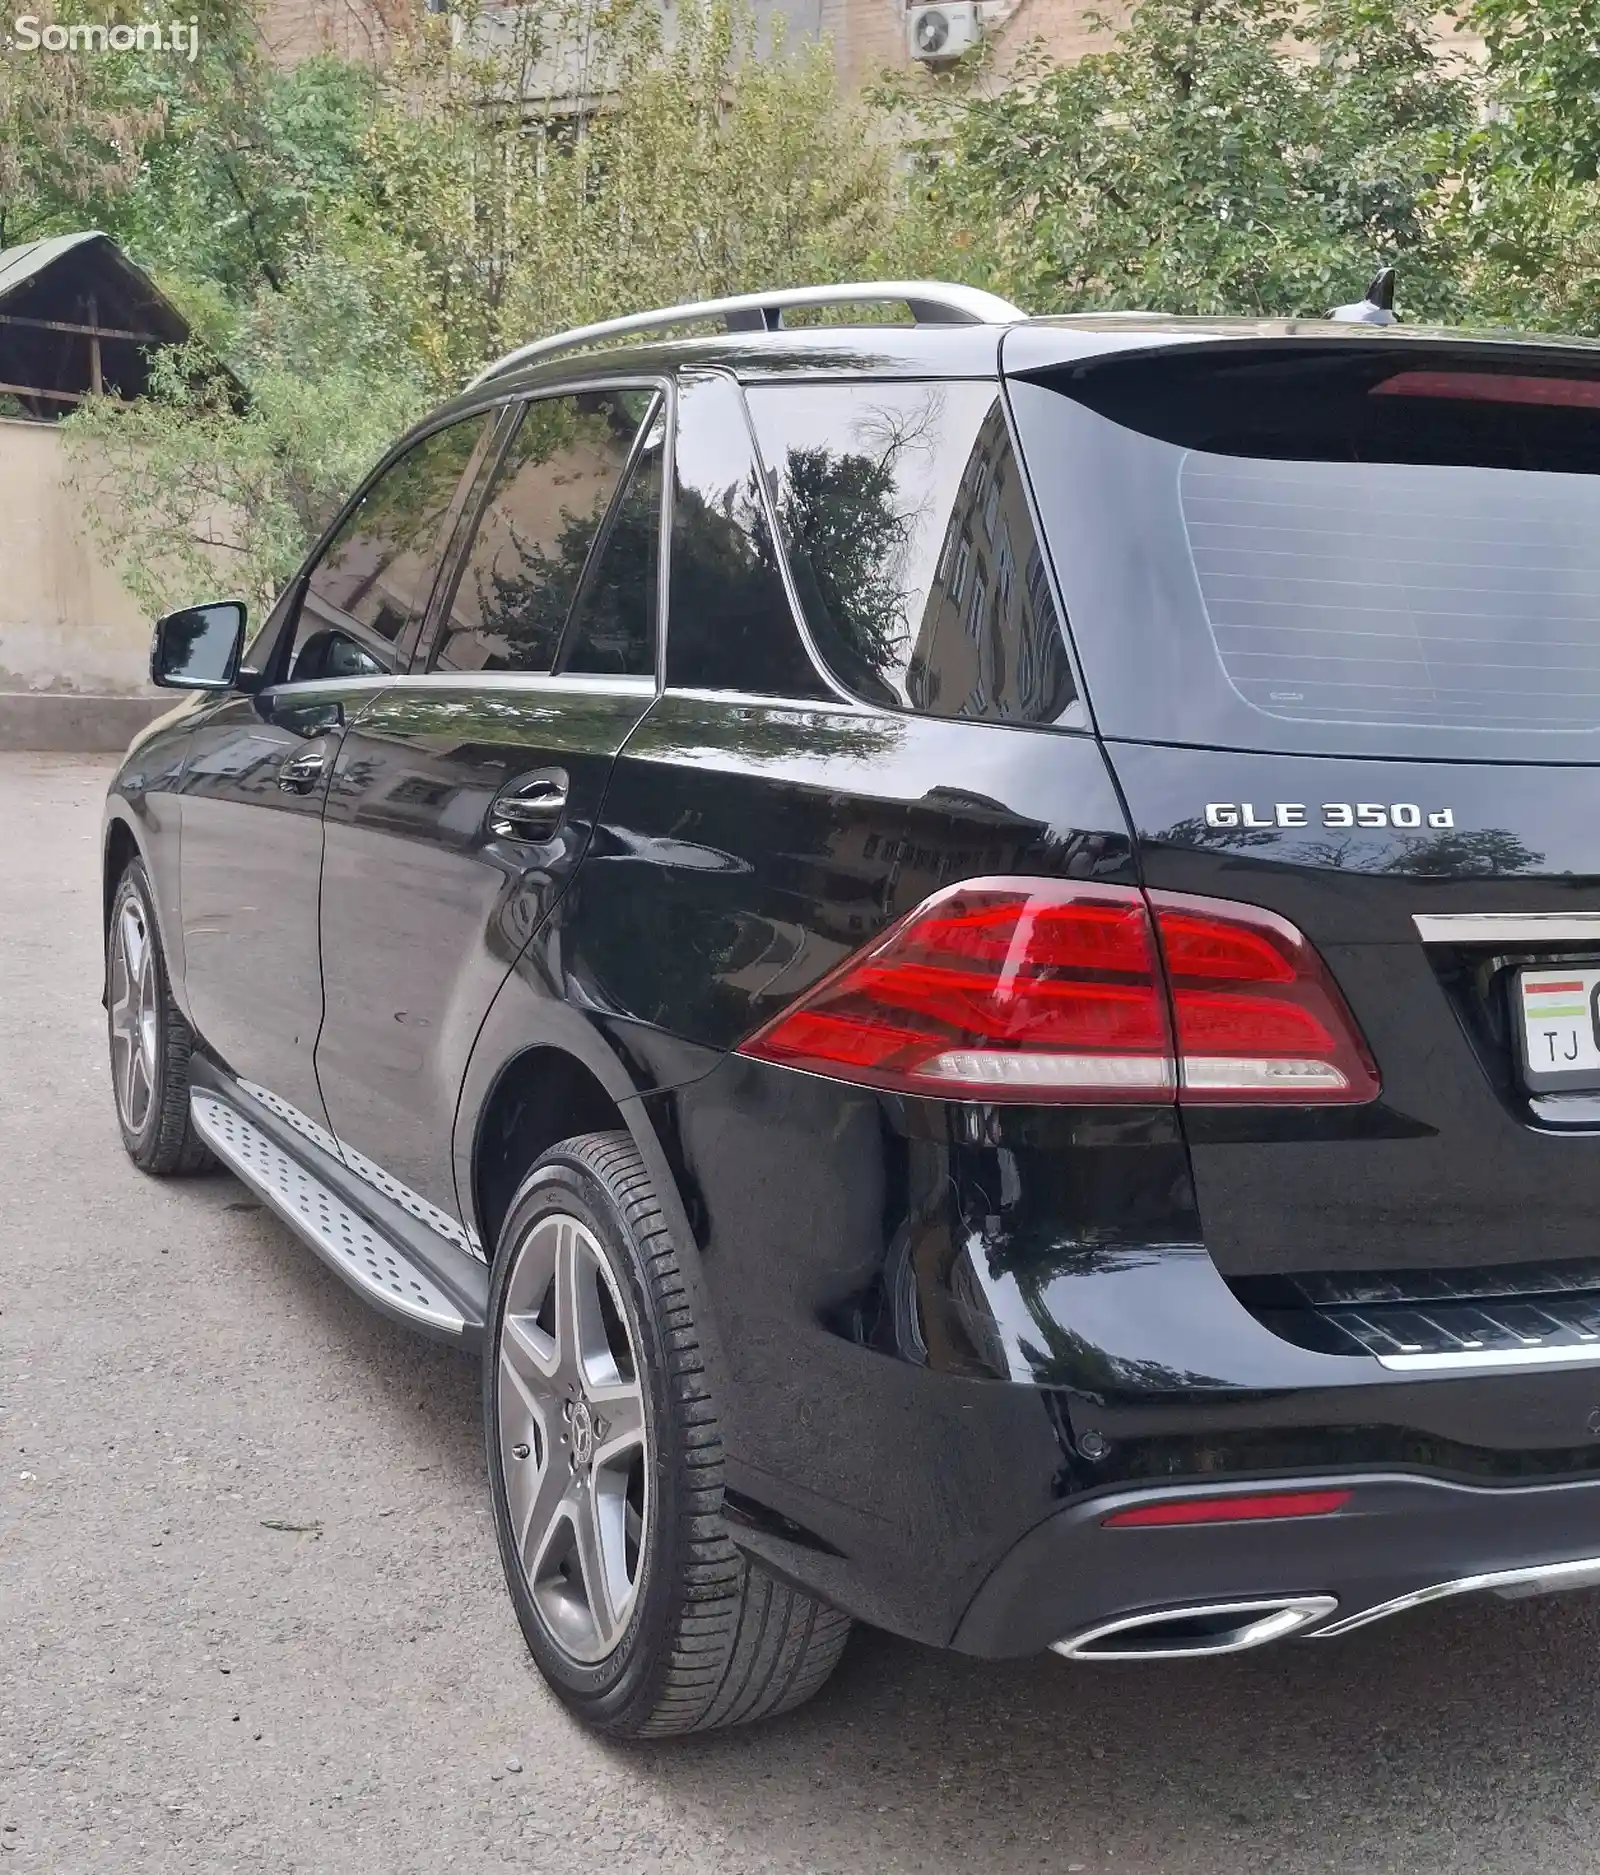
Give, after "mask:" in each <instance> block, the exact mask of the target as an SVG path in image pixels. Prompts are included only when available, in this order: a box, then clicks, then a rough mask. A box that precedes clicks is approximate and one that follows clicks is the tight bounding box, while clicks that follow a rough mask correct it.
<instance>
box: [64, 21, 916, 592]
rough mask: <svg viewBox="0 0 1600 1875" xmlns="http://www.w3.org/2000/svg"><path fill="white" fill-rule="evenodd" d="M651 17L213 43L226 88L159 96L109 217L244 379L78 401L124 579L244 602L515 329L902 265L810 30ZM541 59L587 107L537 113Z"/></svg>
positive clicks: (868, 145)
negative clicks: (163, 130)
mask: <svg viewBox="0 0 1600 1875" xmlns="http://www.w3.org/2000/svg"><path fill="white" fill-rule="evenodd" d="M658 15H659V9H657V8H655V7H653V6H650V5H646V4H645V3H644V0H553V3H552V4H551V5H548V6H543V7H540V8H537V9H522V10H520V11H519V12H517V13H516V14H515V15H513V16H511V21H510V24H509V25H508V26H507V25H502V24H498V23H497V20H496V18H495V17H491V16H488V15H485V16H482V17H481V18H480V17H479V16H476V15H473V14H468V15H467V16H466V17H465V18H464V19H463V20H461V21H459V22H458V23H457V25H456V29H455V30H450V22H446V21H425V22H424V23H423V24H422V25H421V26H420V27H419V28H418V31H417V34H416V36H415V38H414V39H412V40H411V41H409V42H403V43H401V44H399V45H398V47H397V51H396V56H395V58H394V60H393V62H392V64H391V65H390V66H389V67H388V68H387V70H386V71H385V72H384V73H383V75H382V76H381V77H378V78H368V77H366V76H364V75H362V74H357V73H353V72H352V71H351V70H350V68H348V67H343V66H340V65H339V64H338V63H337V62H336V61H332V60H321V61H313V62H312V63H311V64H310V65H309V66H303V67H301V68H299V70H298V71H296V72H295V73H292V74H289V75H288V76H287V77H285V76H283V75H280V74H275V73H273V72H272V71H270V69H268V68H267V67H266V66H265V65H264V64H263V63H262V62H261V61H260V60H259V59H258V58H256V57H255V56H253V55H252V54H251V53H250V51H249V49H248V48H246V47H243V46H241V45H238V44H231V45H229V46H221V45H219V46H218V48H217V49H216V53H215V57H216V60H217V65H216V71H217V72H218V73H219V74H221V73H224V72H227V73H230V74H231V75H232V78H233V79H236V80H237V83H238V87H239V95H238V96H237V97H234V98H233V99H232V100H231V101H230V102H229V103H228V104H227V106H226V108H225V109H224V108H222V107H221V106H217V107H216V108H215V109H214V110H213V107H212V106H209V105H207V104H206V102H205V97H206V96H207V95H208V94H206V93H204V91H203V90H200V89H197V90H196V91H195V92H194V94H193V96H192V97H191V96H186V97H185V99H184V100H182V101H181V106H180V105H179V104H174V105H172V106H171V107H170V109H169V118H170V119H171V120H172V121H173V123H174V124H177V125H178V128H176V129H174V130H173V133H172V135H171V136H170V137H167V138H165V139H164V140H161V141H158V143H157V144H156V145H155V146H154V147H153V148H152V149H151V150H150V151H149V152H147V159H148V160H147V161H146V163H145V166H144V169H143V171H142V172H141V175H140V177H139V179H138V180H137V182H136V183H135V184H134V185H133V186H132V187H131V188H130V189H129V190H128V191H127V192H126V193H125V195H124V197H123V198H121V199H120V201H119V202H118V203H117V204H116V205H115V206H116V209H117V215H116V217H115V218H112V219H110V222H109V225H110V226H111V227H112V228H113V230H114V231H116V230H120V231H123V232H124V234H125V238H126V239H127V241H128V244H129V246H130V248H131V250H132V251H133V252H134V253H135V255H136V256H137V257H142V258H145V259H148V260H152V261H154V262H156V263H157V265H158V267H160V268H162V269H164V271H162V273H161V278H162V280H163V284H165V285H168V286H169V287H170V289H171V290H172V291H173V293H174V296H175V297H176V298H177V299H178V300H179V302H180V304H183V305H184V306H185V307H186V308H188V309H190V310H191V311H198V312H199V314H200V315H201V324H202V330H203V333H204V336H205V337H206V339H207V340H208V341H209V342H210V343H211V345H212V346H213V348H214V349H216V350H217V351H219V352H220V354H221V356H222V358H223V360H224V361H225V363H226V364H227V366H228V367H229V368H230V369H231V370H232V371H233V373H234V374H235V376H236V377H237V378H238V380H239V381H240V382H241V383H242V384H243V385H244V386H245V388H246V391H247V393H248V403H247V404H244V405H241V404H240V403H239V401H238V400H237V399H234V398H230V397H229V396H228V395H225V394H223V393H222V389H221V387H220V386H219V383H218V381H217V378H216V374H215V373H214V372H207V371H206V370H205V369H204V368H202V367H201V365H200V361H199V359H198V357H197V356H188V357H182V358H179V359H177V360H169V361H167V362H165V363H164V365H163V368H162V370H161V372H160V373H159V374H158V378H157V382H156V385H155V387H154V394H153V395H152V397H151V398H150V400H148V401H147V402H146V403H144V404H143V405H141V406H137V407H132V408H123V407H121V406H117V405H113V404H108V403H102V404H100V405H98V406H94V405H90V406H86V407H85V408H84V409H83V410H82V411H81V412H80V413H79V414H77V415H76V416H74V417H73V418H72V419H70V422H69V428H70V430H71V431H72V432H73V433H74V434H76V435H78V436H79V437H80V438H81V439H82V440H83V442H84V444H85V445H86V447H85V450H84V453H83V462H84V465H85V466H84V473H85V474H86V475H88V474H90V473H93V474H94V475H95V476H96V477H97V479H98V486H99V489H100V491H101V492H102V493H103V494H104V495H105V496H106V497H107V498H106V499H104V500H102V501H101V502H99V503H97V504H96V507H95V515H96V522H97V525H99V527H100V528H101V530H102V535H103V537H104V538H105V540H106V542H107V544H108V545H109V547H110V549H111V551H112V552H113V554H114V555H115V556H116V558H117V560H118V563H119V564H120V565H121V566H122V567H123V568H124V569H125V571H126V573H127V575H128V577H129V579H130V583H132V584H133V586H134V588H135V590H137V591H139V592H140V593H141V594H142V595H144V596H147V597H154V596H155V595H158V594H159V595H160V597H161V599H162V600H163V601H164V602H176V601H177V600H179V599H181V598H197V597H201V596H204V595H205V594H206V593H208V592H210V591H212V590H213V589H214V588H215V587H216V584H217V582H218V580H219V579H220V580H222V581H223V582H224V584H225V587H226V589H227V590H229V591H240V592H243V593H245V594H246V596H248V597H250V598H252V599H253V600H255V601H257V602H258V603H259V602H260V600H261V599H262V598H263V597H264V596H265V595H266V594H267V593H269V592H270V591H272V590H273V589H274V588H275V587H276V586H277V585H278V584H279V583H280V582H281V580H282V578H283V577H284V574H285V571H286V570H287V569H288V568H289V567H291V566H292V565H293V564H294V562H295V560H296V559H297V558H298V557H299V555H300V554H301V553H302V552H303V551H304V549H305V547H306V545H307V544H308V543H309V541H310V539H311V538H312V537H313V535H314V533H315V531H316V528H317V525H318V523H319V521H320V519H321V517H322V516H323V515H324V514H325V512H326V510H327V508H328V506H329V504H330V503H331V501H332V499H333V498H334V496H335V495H337V494H339V493H342V492H343V491H345V490H346V489H347V488H348V487H349V485H350V483H351V482H352V481H353V480H354V479H355V478H356V475H357V474H358V472H359V470H360V468H361V467H362V466H364V465H365V463H366V462H368V461H370V459H371V458H372V456H373V455H375V454H376V453H377V451H378V449H379V447H380V446H381V445H382V443H384V442H386V441H387V440H388V439H389V438H390V437H391V436H392V435H393V433H394V431H395V429H396V428H398V427H400V426H401V425H402V424H403V422H404V421H405V419H406V418H407V417H409V416H411V415H412V414H414V413H415V412H417V411H419V410H420V409H421V408H422V407H423V406H424V405H425V404H426V402H427V401H428V400H429V399H430V398H432V397H437V396H439V395H442V394H444V393H445V392H447V391H449V390H451V389H454V388H456V387H458V386H459V385H460V384H461V383H462V382H463V381H464V380H465V379H466V378H467V377H468V376H470V375H471V374H472V373H473V372H475V371H476V370H477V369H479V368H480V367H481V366H482V364H483V363H484V361H485V360H486V359H487V358H490V357H493V356H494V355H496V354H497V353H500V352H503V351H506V350H509V349H511V348H512V347H513V346H515V345H517V344H520V343H522V342H524V341H526V340H528V339H531V338H535V337H538V336H539V335H541V334H543V333H549V332H554V331H559V330H560V329H562V328H563V327H565V326H570V325H574V324H580V323H583V322H584V321H586V320H590V319H595V318H602V317H606V316H608V315H611V314H613V313H615V312H616V311H617V310H618V309H619V308H621V307H627V306H630V305H632V306H637V305H649V304H670V303H671V302H672V301H674V300H677V299H684V298H693V297H701V296H711V295H715V294H718V293H725V292H733V291H737V290H739V289H740V288H746V287H753V286H759V285H773V284H779V283H784V282H788V281H805V280H809V279H828V278H841V277H851V276H855V277H860V276H862V275H864V274H865V275H870V274H871V273H873V272H876V271H879V270H880V269H882V268H885V267H890V266H893V265H894V264H895V257H896V254H897V248H896V243H897V242H899V241H901V239H902V227H901V223H900V220H899V218H898V215H897V209H898V206H899V204H900V203H901V201H902V199H903V188H902V185H901V182H900V180H899V178H898V176H897V172H896V168H895V161H894V151H893V147H892V144H891V142H890V140H889V138H888V136H887V134H886V129H885V126H884V124H883V122H882V120H881V119H880V118H879V117H878V116H876V115H875V113H874V112H873V111H872V109H871V108H870V107H868V106H867V105H865V104H863V103H861V102H859V101H854V100H851V99H848V98H846V97H845V96H844V95H843V94H842V93H841V91H840V90H839V88H838V85H837V83H836V80H835V78H834V74H833V69H832V65H831V60H830V58H829V55H828V53H827V51H826V49H825V48H820V47H815V46H811V47H796V48H788V47H785V46H784V45H783V44H782V43H781V42H780V43H779V44H778V45H777V46H775V47H774V48H773V49H772V50H771V52H770V54H769V55H768V56H766V57H763V58H757V57H756V56H755V37H754V26H753V23H752V20H751V16H750V15H749V13H748V11H747V10H746V8H745V6H744V0H688V4H685V5H683V6H681V7H680V8H678V9H677V13H676V31H675V34H674V37H673V39H672V42H671V44H670V45H668V44H666V43H664V42H663V40H662V38H661V36H660V34H659V32H658V30H657V29H656V28H655V27H654V26H653V25H652V22H653V21H655V20H657V19H658ZM552 61H567V64H568V69H567V70H566V73H565V80H566V82H567V84H568V85H570V86H572V87H574V88H575V89H576V90H578V91H579V92H580V93H592V94H595V95H597V96H599V97H600V99H601V102H602V105H603V108H598V109H596V110H595V111H594V112H593V114H592V115H591V116H590V117H589V118H588V119H587V120H586V121H576V120H570V119H569V120H562V121H556V120H552V119H550V118H548V117H541V116H540V115H539V113H538V112H536V111H533V110H531V108H530V107H529V106H528V105H527V104H526V103H525V101H524V100H525V94H526V92H527V90H528V88H529V74H530V72H531V71H533V70H534V69H535V68H538V69H539V70H540V71H542V72H543V73H544V75H545V76H546V77H547V78H548V75H549V69H550V65H551V62H552ZM574 62H575V63H574ZM574 74H576V75H574ZM208 82H209V81H208ZM217 83H219V84H220V83H221V78H220V77H219V78H218V80H217ZM208 112H211V113H212V114H210V115H208ZM191 113H192V114H193V115H192V118H191V116H190V115H189V114H191ZM118 517H122V518H118Z"/></svg>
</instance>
